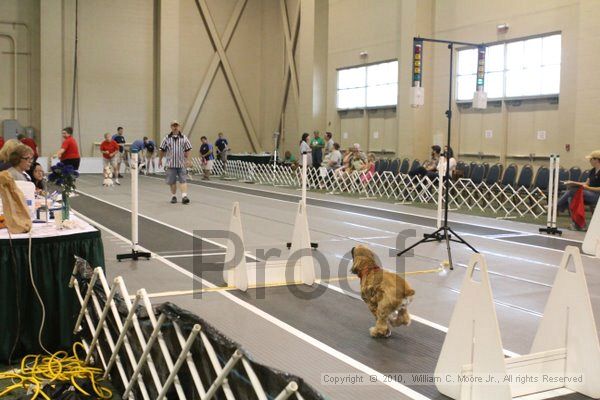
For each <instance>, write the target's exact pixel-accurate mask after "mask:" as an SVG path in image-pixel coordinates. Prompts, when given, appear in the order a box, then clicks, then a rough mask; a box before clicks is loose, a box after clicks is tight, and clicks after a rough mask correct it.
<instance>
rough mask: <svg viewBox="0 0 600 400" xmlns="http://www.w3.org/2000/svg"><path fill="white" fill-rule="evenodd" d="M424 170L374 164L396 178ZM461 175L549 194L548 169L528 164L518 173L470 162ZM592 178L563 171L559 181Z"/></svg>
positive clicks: (396, 162)
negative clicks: (398, 175)
mask: <svg viewBox="0 0 600 400" xmlns="http://www.w3.org/2000/svg"><path fill="white" fill-rule="evenodd" d="M420 166H421V162H420V161H419V160H418V159H415V160H413V161H412V162H411V161H410V160H409V159H408V158H404V159H402V160H400V159H399V158H396V159H391V160H387V159H380V160H377V161H376V162H375V171H376V172H378V173H379V174H382V173H384V172H386V171H389V172H391V173H393V174H394V175H397V174H399V173H400V174H408V173H409V172H411V171H414V170H416V169H417V168H419V167H420ZM456 170H457V171H458V172H457V174H456V177H457V178H460V177H462V178H469V179H471V180H472V181H473V183H475V184H480V183H485V184H486V185H488V186H491V185H493V184H494V183H498V184H500V185H501V186H512V187H513V188H520V187H525V188H532V189H533V188H539V189H540V190H542V191H544V192H546V191H548V186H549V180H550V170H549V168H548V167H545V166H542V167H539V168H538V169H537V171H534V167H533V166H532V165H530V164H526V165H524V166H523V167H522V168H521V171H520V173H519V167H518V166H517V165H516V164H510V165H509V166H508V167H506V170H505V169H504V166H503V165H502V164H500V163H497V164H492V165H490V164H489V163H485V162H484V163H476V162H471V163H469V164H467V163H465V162H463V161H459V162H458V163H457V166H456ZM588 177H589V171H587V170H586V171H581V168H579V167H571V168H570V169H568V170H567V169H565V168H564V167H561V168H560V169H559V173H558V179H559V181H561V182H564V181H566V180H571V181H577V182H585V181H586V180H587V179H588ZM565 189H566V188H565V185H564V184H562V183H561V184H560V185H559V190H565Z"/></svg>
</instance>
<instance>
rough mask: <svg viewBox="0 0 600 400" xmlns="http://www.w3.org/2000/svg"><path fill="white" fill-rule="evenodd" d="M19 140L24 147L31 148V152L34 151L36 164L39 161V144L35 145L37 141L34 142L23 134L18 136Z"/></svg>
mask: <svg viewBox="0 0 600 400" xmlns="http://www.w3.org/2000/svg"><path fill="white" fill-rule="evenodd" d="M17 139H18V140H19V141H20V142H21V143H23V144H24V145H26V146H29V147H30V148H31V150H33V162H34V163H35V162H36V161H37V159H38V152H37V144H35V140H33V139H32V138H28V137H27V136H25V135H23V134H22V133H19V134H18V135H17Z"/></svg>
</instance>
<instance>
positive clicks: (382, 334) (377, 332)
mask: <svg viewBox="0 0 600 400" xmlns="http://www.w3.org/2000/svg"><path fill="white" fill-rule="evenodd" d="M369 333H370V334H371V337H374V338H389V337H390V336H391V335H392V331H391V329H385V330H381V329H378V328H377V327H375V326H372V327H371V328H369Z"/></svg>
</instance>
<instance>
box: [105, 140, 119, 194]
mask: <svg viewBox="0 0 600 400" xmlns="http://www.w3.org/2000/svg"><path fill="white" fill-rule="evenodd" d="M100 152H101V153H102V169H103V170H106V167H110V168H111V169H112V174H113V176H114V177H115V184H117V185H120V184H121V183H120V182H119V177H118V176H117V175H116V172H117V157H118V156H117V154H119V144H118V143H117V142H115V141H114V140H112V138H111V137H110V133H108V132H106V133H105V134H104V141H103V142H102V143H100Z"/></svg>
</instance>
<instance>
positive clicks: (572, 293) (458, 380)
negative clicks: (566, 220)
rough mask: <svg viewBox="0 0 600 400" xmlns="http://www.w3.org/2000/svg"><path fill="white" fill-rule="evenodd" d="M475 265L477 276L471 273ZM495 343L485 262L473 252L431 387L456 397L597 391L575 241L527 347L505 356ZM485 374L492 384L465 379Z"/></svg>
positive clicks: (592, 329) (599, 368)
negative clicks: (527, 351)
mask: <svg viewBox="0 0 600 400" xmlns="http://www.w3.org/2000/svg"><path fill="white" fill-rule="evenodd" d="M475 265H479V267H480V268H479V269H480V276H481V281H480V282H475V281H473V279H472V274H473V269H474V267H475ZM569 265H573V270H574V272H571V271H569V268H568V267H569ZM502 349H503V347H502V342H501V339H500V331H499V329H498V321H497V319H496V311H495V307H494V304H493V297H492V291H491V288H490V284H489V278H488V273H487V266H486V264H485V259H484V258H483V256H482V255H480V254H475V255H473V257H472V258H471V262H470V265H469V268H468V270H467V275H466V277H465V280H464V282H463V286H462V289H461V294H460V297H459V300H458V302H457V304H456V307H455V309H454V313H453V315H452V318H451V320H450V326H449V328H448V333H447V335H446V339H445V341H444V345H443V347H442V352H441V355H440V358H439V360H438V364H437V367H436V370H435V372H436V377H438V378H439V381H438V382H436V386H437V388H438V390H439V391H440V392H441V393H443V394H445V395H447V396H449V397H451V398H453V399H460V400H467V399H469V400H470V399H472V400H476V399H486V400H487V399H511V398H513V397H519V396H525V395H529V394H533V393H538V392H545V391H549V390H553V389H558V388H567V389H570V390H573V391H576V392H579V393H582V394H584V395H586V396H590V397H592V398H598V397H600V379H598V377H599V376H600V343H599V341H598V335H597V331H596V323H595V321H594V314H593V312H592V305H591V302H590V297H589V293H588V288H587V283H586V280H585V274H584V271H583V263H582V261H581V255H580V253H579V250H578V249H577V248H576V247H573V246H568V247H567V248H566V250H565V253H564V255H563V259H562V262H561V265H560V268H559V270H558V273H557V275H556V279H555V281H554V285H553V287H552V291H551V292H550V296H549V299H548V302H547V304H546V308H545V310H544V316H543V318H542V321H541V323H540V326H539V328H538V331H537V334H536V337H535V340H534V343H533V346H532V348H531V353H530V354H526V355H522V356H518V357H512V358H504V356H503V350H502ZM488 375H492V376H495V377H496V379H497V380H496V381H495V382H496V384H493V385H490V384H487V383H484V384H481V383H473V381H474V379H469V378H476V377H484V376H488ZM447 376H450V377H453V378H454V380H452V379H451V380H448V379H445V377H447ZM503 377H504V378H503ZM524 377H534V378H536V379H535V380H533V379H529V380H526V381H525V380H523V378H524ZM544 377H548V379H544ZM484 382H485V381H484Z"/></svg>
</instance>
